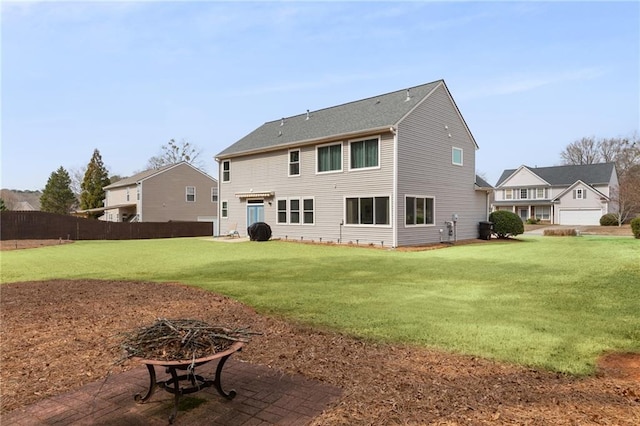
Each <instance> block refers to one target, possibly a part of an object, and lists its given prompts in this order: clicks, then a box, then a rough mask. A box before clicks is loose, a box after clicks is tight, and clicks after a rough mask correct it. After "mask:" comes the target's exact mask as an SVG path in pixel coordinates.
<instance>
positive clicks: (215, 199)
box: [211, 186, 218, 203]
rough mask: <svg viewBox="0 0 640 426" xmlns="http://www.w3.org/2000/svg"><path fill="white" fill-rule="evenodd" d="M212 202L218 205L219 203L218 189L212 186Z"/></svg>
mask: <svg viewBox="0 0 640 426" xmlns="http://www.w3.org/2000/svg"><path fill="white" fill-rule="evenodd" d="M211 202H212V203H217V202H218V187H217V186H212V187H211Z"/></svg>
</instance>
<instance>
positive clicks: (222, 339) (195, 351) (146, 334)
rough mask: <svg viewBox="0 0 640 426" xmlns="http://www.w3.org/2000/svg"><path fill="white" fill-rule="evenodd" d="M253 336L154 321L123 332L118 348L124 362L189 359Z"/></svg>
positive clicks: (188, 321)
mask: <svg viewBox="0 0 640 426" xmlns="http://www.w3.org/2000/svg"><path fill="white" fill-rule="evenodd" d="M257 334H260V333H256V332H252V331H249V330H248V329H246V328H240V329H230V328H227V327H222V326H217V325H210V324H207V323H206V322H203V321H199V320H194V319H166V318H158V319H157V320H156V322H155V323H154V324H152V325H150V326H147V327H141V328H139V329H137V330H135V331H133V332H129V333H125V334H124V339H123V341H122V343H121V345H120V346H121V348H122V349H124V350H125V351H126V353H127V355H126V356H125V359H126V358H132V357H138V358H144V359H155V360H162V361H179V360H191V359H197V358H202V357H205V356H210V355H213V354H216V353H218V352H223V351H225V350H227V349H228V348H229V347H230V346H231V345H232V344H233V343H234V342H244V343H247V342H249V340H250V339H251V336H252V335H257Z"/></svg>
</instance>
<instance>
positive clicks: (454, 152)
mask: <svg viewBox="0 0 640 426" xmlns="http://www.w3.org/2000/svg"><path fill="white" fill-rule="evenodd" d="M463 160H464V158H463V151H462V148H456V147H455V146H454V147H452V148H451V164H453V165H454V166H462V165H463V164H464V163H463Z"/></svg>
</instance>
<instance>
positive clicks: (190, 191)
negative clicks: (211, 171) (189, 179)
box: [187, 186, 196, 203]
mask: <svg viewBox="0 0 640 426" xmlns="http://www.w3.org/2000/svg"><path fill="white" fill-rule="evenodd" d="M195 201H196V187H195V186H187V202H188V203H195Z"/></svg>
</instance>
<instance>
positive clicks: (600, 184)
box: [493, 163, 618, 225]
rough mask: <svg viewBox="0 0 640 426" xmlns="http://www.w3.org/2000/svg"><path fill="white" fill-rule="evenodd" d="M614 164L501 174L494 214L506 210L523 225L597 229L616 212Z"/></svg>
mask: <svg viewBox="0 0 640 426" xmlns="http://www.w3.org/2000/svg"><path fill="white" fill-rule="evenodd" d="M617 186H618V177H617V174H616V168H615V164H614V163H601V164H585V165H576V166H555V167H527V166H520V167H519V168H518V169H514V170H505V171H504V172H503V173H502V176H500V178H499V179H498V183H497V184H496V189H495V196H494V202H493V208H494V210H509V211H512V212H514V213H516V214H518V215H519V216H520V218H521V219H522V220H523V221H526V220H527V219H529V218H536V219H539V220H541V221H545V222H549V223H553V224H560V225H598V224H599V223H600V217H601V216H602V215H604V214H607V213H614V212H617V203H616V202H615V197H614V198H613V199H612V196H613V195H614V194H615V189H616V188H617Z"/></svg>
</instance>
